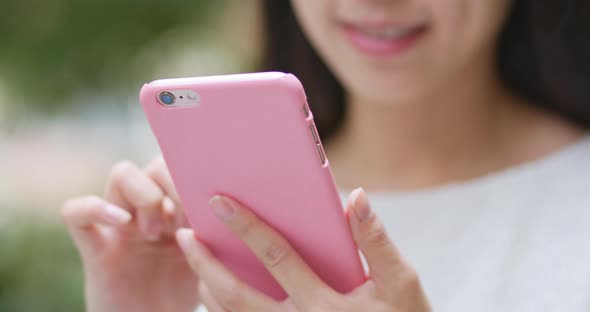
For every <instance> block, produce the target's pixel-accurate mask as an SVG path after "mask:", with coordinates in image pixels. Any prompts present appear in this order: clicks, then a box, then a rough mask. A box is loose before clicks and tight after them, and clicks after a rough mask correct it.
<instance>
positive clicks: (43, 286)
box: [0, 217, 84, 312]
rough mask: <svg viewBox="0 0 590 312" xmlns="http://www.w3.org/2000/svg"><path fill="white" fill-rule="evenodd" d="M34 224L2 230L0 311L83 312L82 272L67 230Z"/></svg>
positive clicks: (2, 228)
mask: <svg viewBox="0 0 590 312" xmlns="http://www.w3.org/2000/svg"><path fill="white" fill-rule="evenodd" d="M23 218H24V217H23ZM32 222H33V221H26V222H25V221H23V222H20V220H16V222H10V223H7V225H2V226H0V311H7V312H8V311H10V312H21V311H22V312H25V311H26V312H29V311H31V312H32V311H44V312H53V311H55V312H63V311H84V295H83V294H84V289H83V285H84V282H83V276H82V268H81V264H80V260H79V257H78V254H77V252H76V250H75V248H74V246H73V243H72V242H71V239H70V238H69V237H68V235H67V234H66V231H65V229H64V227H63V226H62V225H61V224H52V223H48V222H39V223H32Z"/></svg>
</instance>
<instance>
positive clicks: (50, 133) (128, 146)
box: [0, 0, 260, 312]
mask: <svg viewBox="0 0 590 312" xmlns="http://www.w3.org/2000/svg"><path fill="white" fill-rule="evenodd" d="M0 4H1V5H0V10H1V11H2V18H0V311H2V312H4V311H11V312H20V311H44V312H51V311H60V312H61V311H83V289H82V285H83V284H82V276H81V272H82V271H81V267H80V262H79V259H78V255H77V253H76V251H75V249H74V247H73V244H72V243H71V241H70V239H69V238H68V236H67V234H66V231H65V228H64V226H63V225H62V223H61V222H62V221H61V217H60V215H59V209H60V206H61V204H62V202H63V201H64V200H65V199H67V198H68V197H72V196H79V195H89V194H102V191H103V186H104V183H105V181H106V178H107V175H108V172H109V169H110V167H111V166H112V164H113V163H115V162H116V161H118V160H121V159H129V160H132V161H136V162H138V163H139V164H145V163H146V162H148V161H149V160H150V159H151V158H152V157H154V156H155V155H157V154H158V147H157V145H156V142H155V140H154V138H153V137H152V134H151V132H150V130H149V127H148V125H147V123H146V121H145V119H144V117H143V115H142V112H141V110H140V106H139V102H138V99H137V97H138V92H139V89H140V87H141V85H142V84H143V83H144V82H149V81H151V80H154V79H159V78H166V77H181V76H201V75H209V74H227V73H236V72H245V71H252V70H254V69H255V64H256V62H257V52H258V47H259V46H260V40H259V36H258V32H257V30H258V26H259V23H258V22H259V21H258V15H257V13H258V5H259V3H258V1H255V0H247V1H243V0H233V1H230V0H215V1H210V0H167V1H158V0H143V1H131V0H100V1H99V0H50V1H47V0H22V1H21V0H0Z"/></svg>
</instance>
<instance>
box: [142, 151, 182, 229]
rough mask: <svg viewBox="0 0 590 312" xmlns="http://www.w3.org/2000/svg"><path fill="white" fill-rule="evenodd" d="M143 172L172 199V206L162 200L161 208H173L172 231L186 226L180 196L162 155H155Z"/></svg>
mask: <svg viewBox="0 0 590 312" xmlns="http://www.w3.org/2000/svg"><path fill="white" fill-rule="evenodd" d="M145 172H146V174H147V175H148V177H150V178H151V179H152V180H153V181H154V182H155V183H156V184H157V185H158V186H159V187H160V189H162V190H163V191H164V193H165V194H166V197H169V198H170V199H171V200H172V201H173V206H172V205H170V203H169V202H166V201H165V202H163V204H167V205H163V208H164V209H166V208H167V207H173V208H174V209H173V210H174V216H175V223H176V224H175V226H173V230H174V232H176V230H177V229H179V228H182V227H187V226H188V222H187V220H186V217H185V215H184V210H183V209H182V204H181V202H180V198H179V196H178V193H177V192H176V187H175V186H174V182H173V181H172V177H171V176H170V172H169V171H168V167H167V166H166V163H165V161H164V158H163V157H162V156H158V157H156V159H154V160H152V162H151V163H150V164H149V165H148V166H147V167H146V169H145ZM170 210H172V209H170ZM164 212H165V213H167V212H168V211H166V210H165V211H164ZM169 215H170V214H169ZM167 230H169V229H166V230H165V231H167ZM174 232H172V233H174Z"/></svg>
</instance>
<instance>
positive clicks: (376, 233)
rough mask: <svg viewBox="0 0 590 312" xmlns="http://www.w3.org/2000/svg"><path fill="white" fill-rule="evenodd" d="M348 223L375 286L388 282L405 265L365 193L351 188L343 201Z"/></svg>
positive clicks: (392, 280) (402, 269)
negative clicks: (345, 201) (351, 190)
mask: <svg viewBox="0 0 590 312" xmlns="http://www.w3.org/2000/svg"><path fill="white" fill-rule="evenodd" d="M346 209H347V211H349V212H350V213H349V214H348V218H349V222H350V226H351V228H352V233H353V237H354V239H355V241H356V243H357V246H358V247H359V249H360V250H361V252H362V253H363V255H364V256H365V259H366V261H367V265H368V266H369V272H370V275H371V279H373V280H374V281H375V283H376V284H377V285H378V286H384V287H385V288H387V287H390V286H392V284H393V283H395V282H396V279H397V278H398V277H399V276H400V275H401V274H404V272H406V270H408V269H409V266H407V265H406V262H405V261H404V260H403V258H402V256H401V254H400V252H399V251H398V249H397V247H396V246H395V245H394V244H393V242H392V241H391V239H390V238H389V236H388V235H387V232H386V230H385V227H384V226H383V224H382V223H381V222H380V221H379V219H378V218H377V216H376V215H375V214H374V213H373V212H372V210H371V207H370V204H369V200H368V197H367V194H366V193H365V191H364V190H363V189H362V188H359V189H356V190H354V191H353V192H352V193H351V194H350V196H349V198H348V202H347V204H346Z"/></svg>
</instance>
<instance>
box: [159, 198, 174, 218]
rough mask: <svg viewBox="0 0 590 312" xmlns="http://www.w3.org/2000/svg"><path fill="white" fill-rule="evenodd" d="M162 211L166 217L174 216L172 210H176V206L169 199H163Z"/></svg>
mask: <svg viewBox="0 0 590 312" xmlns="http://www.w3.org/2000/svg"><path fill="white" fill-rule="evenodd" d="M162 209H163V210H164V212H165V213H166V214H168V215H172V214H174V209H176V204H175V203H174V201H173V200H172V199H171V198H170V197H167V196H166V197H164V199H162Z"/></svg>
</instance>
